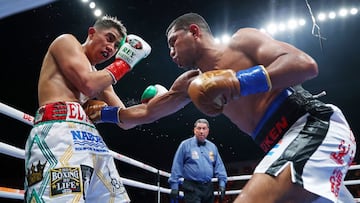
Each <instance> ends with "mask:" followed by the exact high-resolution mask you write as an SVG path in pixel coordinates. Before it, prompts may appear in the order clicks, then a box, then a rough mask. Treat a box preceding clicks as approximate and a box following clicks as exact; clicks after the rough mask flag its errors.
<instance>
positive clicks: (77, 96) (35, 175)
mask: <svg viewBox="0 0 360 203" xmlns="http://www.w3.org/2000/svg"><path fill="white" fill-rule="evenodd" d="M150 51H151V48H150V46H149V45H148V43H146V42H145V41H144V40H142V39H141V38H140V37H138V36H136V35H128V36H126V28H125V27H124V25H123V24H122V23H121V22H120V21H119V20H117V19H116V18H115V17H110V16H105V17H103V18H100V19H98V20H97V21H96V22H95V24H94V26H92V27H90V28H89V29H88V36H87V39H86V41H85V42H84V43H83V44H80V42H79V41H78V40H77V39H76V38H75V37H74V36H73V35H70V34H63V35H61V36H59V37H57V38H56V39H55V40H54V41H53V42H52V43H51V45H50V46H49V48H48V51H47V53H46V55H45V57H44V59H43V64H42V67H41V72H40V78H39V83H38V99H39V101H38V103H39V105H40V107H39V108H38V110H37V112H36V116H35V123H34V127H33V128H32V130H31V132H30V135H29V137H28V140H27V142H26V147H25V153H26V154H25V157H26V158H25V170H26V179H25V190H26V195H25V202H38V203H40V202H47V203H48V202H93V203H98V202H123V203H124V202H130V199H129V196H128V194H127V192H126V190H125V188H124V185H123V183H122V180H121V178H120V176H119V173H118V171H117V169H116V167H115V164H114V160H113V157H112V155H111V154H110V152H109V149H108V147H107V146H106V144H105V143H104V141H103V139H102V137H101V135H100V134H99V132H98V131H97V129H96V128H95V126H94V124H93V123H92V122H91V121H90V120H89V118H88V117H87V115H86V114H85V112H84V109H83V107H82V105H83V104H84V103H85V102H86V101H87V100H88V99H92V98H95V97H96V98H97V99H99V100H101V101H103V103H101V104H99V103H97V105H102V106H106V105H107V104H108V105H114V106H119V107H124V104H123V102H122V101H121V100H120V99H119V97H118V96H117V95H116V94H115V92H114V89H113V87H112V86H111V85H112V84H114V83H116V82H117V81H118V80H119V79H121V77H123V76H124V74H125V73H127V72H128V71H130V70H131V69H132V68H133V67H134V66H135V64H137V63H138V62H139V61H140V60H141V59H143V58H145V57H146V56H147V55H148V54H149V53H150ZM115 54H116V56H115V61H114V62H113V63H112V64H110V65H109V66H108V67H106V68H104V69H102V70H98V71H96V69H95V65H97V64H99V63H102V62H105V61H106V60H108V59H110V58H111V57H112V56H114V55H115Z"/></svg>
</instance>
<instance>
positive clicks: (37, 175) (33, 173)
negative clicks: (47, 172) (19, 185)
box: [26, 160, 47, 186]
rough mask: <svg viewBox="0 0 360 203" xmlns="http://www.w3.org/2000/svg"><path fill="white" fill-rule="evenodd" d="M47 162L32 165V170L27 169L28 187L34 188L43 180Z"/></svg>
mask: <svg viewBox="0 0 360 203" xmlns="http://www.w3.org/2000/svg"><path fill="white" fill-rule="evenodd" d="M46 163H47V162H45V163H44V164H41V162H40V160H39V162H38V163H37V164H35V165H34V163H32V164H31V168H28V169H27V173H26V180H27V184H28V186H32V185H34V184H36V183H38V182H40V181H41V180H42V179H43V172H44V168H45V165H46Z"/></svg>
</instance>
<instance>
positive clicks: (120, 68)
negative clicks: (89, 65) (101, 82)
mask: <svg viewBox="0 0 360 203" xmlns="http://www.w3.org/2000/svg"><path fill="white" fill-rule="evenodd" d="M105 70H107V71H108V72H109V73H110V76H111V77H112V79H113V84H115V83H116V82H117V81H118V80H120V78H122V77H123V76H124V75H125V74H126V73H127V72H129V71H130V66H129V64H127V63H126V62H125V61H123V60H121V59H115V61H114V62H113V63H112V64H110V65H109V66H107V67H106V68H105Z"/></svg>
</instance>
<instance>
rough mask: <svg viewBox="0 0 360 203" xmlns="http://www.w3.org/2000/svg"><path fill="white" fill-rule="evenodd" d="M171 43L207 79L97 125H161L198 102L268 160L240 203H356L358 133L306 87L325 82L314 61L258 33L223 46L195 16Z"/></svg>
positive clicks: (188, 81)
mask: <svg viewBox="0 0 360 203" xmlns="http://www.w3.org/2000/svg"><path fill="white" fill-rule="evenodd" d="M166 36H167V40H168V46H169V48H170V56H171V58H172V59H173V61H174V62H175V63H176V64H177V65H178V66H179V67H181V68H196V69H200V70H201V72H202V74H201V75H199V76H196V73H195V72H185V73H184V74H183V75H181V76H180V77H179V78H178V79H177V80H175V82H174V83H173V85H172V87H171V88H170V89H169V91H168V92H167V93H165V94H163V95H161V96H158V97H154V98H153V99H151V100H150V101H149V102H148V104H147V105H144V104H143V105H139V106H133V107H130V108H127V109H121V108H117V107H114V108H115V111H114V110H113V109H112V110H104V109H103V108H100V109H98V112H99V111H101V113H100V114H98V115H99V116H98V117H96V119H99V120H101V119H102V115H106V117H112V118H114V119H113V121H114V122H118V121H119V122H120V123H123V124H122V125H124V124H126V123H128V122H129V123H130V124H133V125H135V124H136V123H141V122H142V121H144V120H146V119H144V118H143V117H150V116H149V115H147V114H149V112H151V113H152V115H151V116H152V118H151V119H152V120H155V119H158V118H160V117H162V116H165V115H168V114H171V113H173V112H175V111H178V110H180V109H181V108H182V107H183V106H184V105H186V104H188V103H189V102H190V99H189V97H190V98H191V100H192V101H193V103H194V104H195V106H196V107H197V108H198V109H199V110H200V111H202V112H203V113H205V114H207V115H209V116H216V115H219V114H223V115H225V116H226V117H227V118H229V120H230V121H231V122H233V123H234V124H235V125H236V126H237V127H238V128H239V129H240V130H242V131H243V132H245V133H247V134H248V135H249V136H251V138H252V139H253V140H254V142H255V143H256V144H258V146H259V147H260V148H261V149H263V151H264V153H265V156H264V158H263V160H262V161H261V162H260V163H259V165H258V166H257V167H256V169H255V171H254V174H253V176H252V178H251V179H250V180H249V181H248V183H247V184H246V185H245V187H244V188H243V189H242V192H241V193H240V194H239V196H238V197H237V198H236V200H235V203H249V202H256V203H257V202H268V203H275V202H292V203H296V202H299V203H300V202H301V203H304V202H346V203H348V202H355V201H354V199H353V197H352V196H351V194H350V192H349V191H348V190H347V189H346V187H345V185H344V178H345V176H346V173H347V171H348V168H349V165H350V164H351V162H352V160H353V158H354V156H355V151H356V143H355V139H354V136H353V134H352V131H351V129H350V127H349V125H348V123H347V121H346V119H345V117H344V115H343V113H342V112H341V110H340V109H339V108H338V107H336V106H334V105H331V104H325V103H323V102H321V101H320V100H318V95H312V94H310V93H309V92H308V91H306V90H304V89H303V88H302V87H301V84H302V83H304V82H305V81H307V80H310V79H313V78H315V77H316V76H317V74H318V66H317V63H316V61H315V60H314V59H313V58H312V57H310V56H309V55H308V54H306V53H304V52H303V51H301V50H299V49H297V48H296V47H294V46H292V45H290V44H287V43H285V42H281V41H277V40H274V39H273V38H271V37H270V36H269V35H267V34H266V33H263V32H261V31H259V30H256V29H253V28H242V29H239V30H238V31H236V32H235V33H234V34H233V35H232V38H231V39H230V41H229V42H228V44H218V43H216V42H215V40H214V37H213V35H212V33H211V31H210V28H209V26H208V24H207V22H206V21H205V20H204V18H203V17H201V16H200V15H198V14H195V13H187V14H184V15H182V16H180V17H178V18H176V19H175V20H174V21H173V22H172V23H171V24H170V25H169V27H168V29H167V31H166ZM186 73H187V74H189V75H187V76H184V75H186ZM190 73H191V74H193V75H190ZM110 109H111V108H110ZM130 109H133V110H130ZM134 109H135V110H134ZM154 109H156V111H155V110H154ZM102 110H104V111H102ZM135 117H137V118H138V119H137V120H136V119H135V120H134V119H133V118H135ZM151 119H149V120H151ZM239 147H241V143H239Z"/></svg>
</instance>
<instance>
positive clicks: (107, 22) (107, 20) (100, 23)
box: [94, 15, 127, 38]
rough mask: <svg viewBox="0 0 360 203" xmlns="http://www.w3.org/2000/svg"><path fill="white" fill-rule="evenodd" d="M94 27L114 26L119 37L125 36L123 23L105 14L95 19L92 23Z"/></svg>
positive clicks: (125, 31)
mask: <svg viewBox="0 0 360 203" xmlns="http://www.w3.org/2000/svg"><path fill="white" fill-rule="evenodd" d="M94 28H95V29H109V28H115V29H117V31H119V33H120V35H121V37H123V38H124V37H126V34H127V29H126V27H125V26H124V24H123V23H122V22H121V21H120V20H118V19H117V18H116V17H113V16H108V15H105V16H103V17H102V18H99V19H98V20H96V22H95V24H94Z"/></svg>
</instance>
